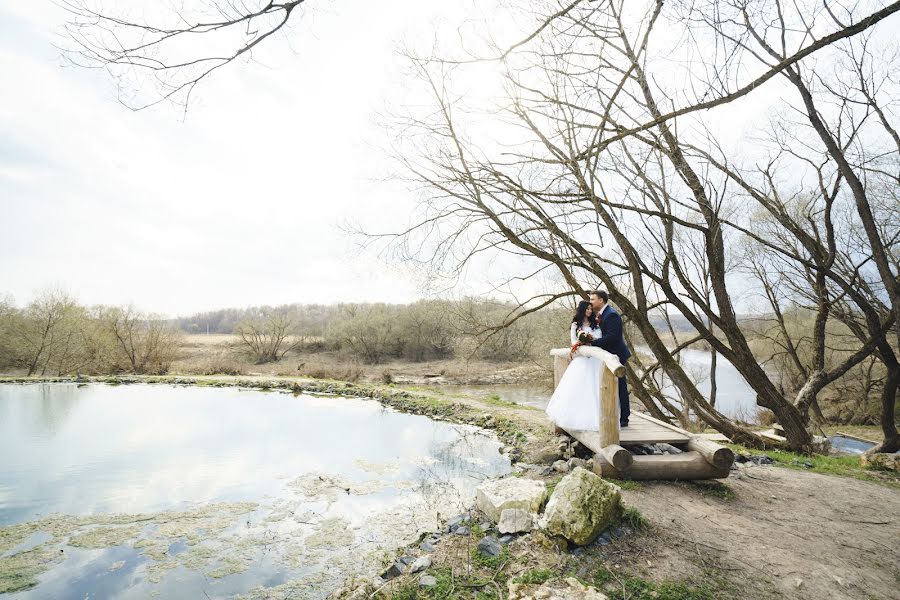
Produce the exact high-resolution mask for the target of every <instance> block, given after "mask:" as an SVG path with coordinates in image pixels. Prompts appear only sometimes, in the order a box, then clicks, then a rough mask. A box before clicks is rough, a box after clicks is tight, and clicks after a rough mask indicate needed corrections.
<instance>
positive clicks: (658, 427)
mask: <svg viewBox="0 0 900 600" xmlns="http://www.w3.org/2000/svg"><path fill="white" fill-rule="evenodd" d="M567 433H568V434H569V435H571V436H572V437H573V438H575V439H576V440H578V441H579V442H581V443H582V444H584V445H585V446H586V447H588V448H590V450H591V451H593V452H600V448H602V446H601V445H600V432H599V431H567ZM690 439H691V434H690V433H689V432H687V431H685V430H684V429H679V428H678V427H675V426H673V425H669V424H668V423H663V422H662V421H659V420H657V419H654V418H653V417H651V416H649V415H645V414H643V413H634V412H633V413H631V419H630V422H629V424H628V427H623V428H621V429H620V430H619V445H620V446H624V447H626V448H627V447H628V446H636V445H638V444H657V443H660V442H662V443H666V444H673V445H679V444H687V443H688V442H689V441H690Z"/></svg>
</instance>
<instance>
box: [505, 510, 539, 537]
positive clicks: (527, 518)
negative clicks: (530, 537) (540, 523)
mask: <svg viewBox="0 0 900 600" xmlns="http://www.w3.org/2000/svg"><path fill="white" fill-rule="evenodd" d="M532 527H534V513H531V512H529V511H527V510H524V509H521V508H505V509H503V511H502V512H501V513H500V522H499V523H497V531H499V532H500V533H522V532H523V531H531V529H532Z"/></svg>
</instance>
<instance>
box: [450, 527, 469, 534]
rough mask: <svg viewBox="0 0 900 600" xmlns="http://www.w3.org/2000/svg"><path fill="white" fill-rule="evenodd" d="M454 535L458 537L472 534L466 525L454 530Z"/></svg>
mask: <svg viewBox="0 0 900 600" xmlns="http://www.w3.org/2000/svg"><path fill="white" fill-rule="evenodd" d="M453 533H455V534H456V535H469V534H470V533H472V532H471V531H470V530H469V528H468V527H466V526H465V525H460V526H459V527H457V528H456V529H454V530H453Z"/></svg>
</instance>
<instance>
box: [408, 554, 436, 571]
mask: <svg viewBox="0 0 900 600" xmlns="http://www.w3.org/2000/svg"><path fill="white" fill-rule="evenodd" d="M430 566H431V557H430V556H428V555H425V556H420V557H419V558H417V559H416V561H415V562H414V563H413V564H412V566H411V567H410V568H409V572H410V573H418V572H419V571H424V570H425V569H427V568H428V567H430Z"/></svg>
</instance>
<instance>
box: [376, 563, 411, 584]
mask: <svg viewBox="0 0 900 600" xmlns="http://www.w3.org/2000/svg"><path fill="white" fill-rule="evenodd" d="M405 568H406V565H404V564H403V563H402V562H400V561H399V560H398V561H397V562H395V563H394V564H392V565H391V566H390V567H388V569H387V570H386V571H385V572H384V573H382V574H381V578H382V579H384V580H385V581H388V580H391V579H393V578H395V577H400V576H401V575H403V570H404V569H405Z"/></svg>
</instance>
